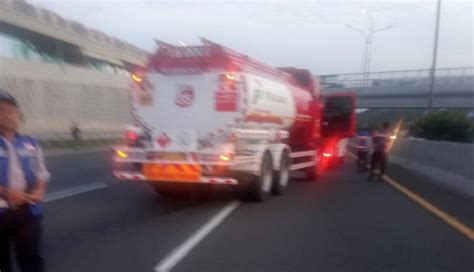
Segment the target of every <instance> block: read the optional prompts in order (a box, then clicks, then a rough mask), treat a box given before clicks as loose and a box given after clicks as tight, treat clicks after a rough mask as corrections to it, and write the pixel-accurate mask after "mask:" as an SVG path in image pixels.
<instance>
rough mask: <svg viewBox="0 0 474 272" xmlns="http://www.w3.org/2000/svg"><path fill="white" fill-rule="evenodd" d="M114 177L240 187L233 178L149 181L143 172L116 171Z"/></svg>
mask: <svg viewBox="0 0 474 272" xmlns="http://www.w3.org/2000/svg"><path fill="white" fill-rule="evenodd" d="M114 176H115V177H116V178H117V179H119V180H136V181H150V182H169V183H199V184H222V185H238V184H239V182H238V180H237V179H235V178H231V177H210V176H209V177H207V176H206V177H204V176H203V177H201V178H200V179H199V180H196V181H167V180H152V179H148V178H147V177H146V176H145V175H143V174H142V173H141V172H134V171H114Z"/></svg>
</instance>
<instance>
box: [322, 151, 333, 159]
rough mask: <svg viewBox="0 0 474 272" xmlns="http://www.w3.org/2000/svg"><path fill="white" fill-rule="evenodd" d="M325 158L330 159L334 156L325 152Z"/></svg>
mask: <svg viewBox="0 0 474 272" xmlns="http://www.w3.org/2000/svg"><path fill="white" fill-rule="evenodd" d="M323 157H326V158H329V157H332V154H331V153H328V152H324V153H323Z"/></svg>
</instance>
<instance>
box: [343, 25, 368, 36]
mask: <svg viewBox="0 0 474 272" xmlns="http://www.w3.org/2000/svg"><path fill="white" fill-rule="evenodd" d="M345 27H347V28H350V29H352V30H354V31H357V32H359V33H360V34H361V35H362V36H364V38H365V37H367V34H366V33H365V32H364V31H362V30H360V29H357V28H355V27H353V26H350V25H345Z"/></svg>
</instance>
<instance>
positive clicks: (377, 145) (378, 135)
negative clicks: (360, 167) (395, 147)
mask: <svg viewBox="0 0 474 272" xmlns="http://www.w3.org/2000/svg"><path fill="white" fill-rule="evenodd" d="M389 126H390V124H389V123H388V122H384V123H383V125H382V130H380V131H375V132H374V134H373V136H372V148H373V152H372V160H371V163H370V165H371V168H370V173H369V179H368V180H369V181H372V179H373V178H374V170H375V166H376V165H377V163H379V164H380V168H379V170H380V175H379V181H381V177H382V176H383V175H384V174H385V168H386V166H387V147H388V141H389V139H390V135H389V131H388V127H389Z"/></svg>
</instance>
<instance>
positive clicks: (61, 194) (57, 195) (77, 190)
mask: <svg viewBox="0 0 474 272" xmlns="http://www.w3.org/2000/svg"><path fill="white" fill-rule="evenodd" d="M105 187H107V184H104V183H102V182H96V183H91V184H87V185H82V186H78V187H74V188H70V189H66V190H61V191H57V192H52V193H49V194H46V196H45V197H44V201H43V202H50V201H54V200H58V199H62V198H66V197H70V196H75V195H78V194H83V193H87V192H90V191H94V190H98V189H102V188H105Z"/></svg>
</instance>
